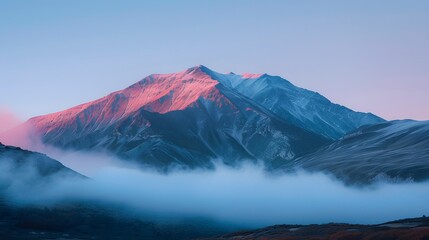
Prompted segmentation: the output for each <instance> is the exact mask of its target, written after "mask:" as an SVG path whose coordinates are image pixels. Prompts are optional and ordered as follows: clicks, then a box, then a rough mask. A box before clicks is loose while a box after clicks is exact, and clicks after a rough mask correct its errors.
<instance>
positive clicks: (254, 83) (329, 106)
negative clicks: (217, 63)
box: [212, 72, 384, 139]
mask: <svg viewBox="0 0 429 240" xmlns="http://www.w3.org/2000/svg"><path fill="white" fill-rule="evenodd" d="M212 75H213V77H214V78H215V79H217V80H219V81H220V82H221V83H223V84H225V85H227V86H229V87H231V88H232V89H234V90H236V91H237V92H239V93H241V94H242V95H244V96H246V97H247V98H250V99H252V100H253V101H256V102H258V103H259V104H261V105H262V106H264V107H265V108H266V109H268V110H270V111H271V112H273V113H275V114H276V115H277V116H279V117H281V118H282V119H286V120H287V121H288V122H290V123H292V124H294V125H297V126H299V127H302V128H304V129H307V130H309V131H312V132H314V133H316V134H319V135H322V136H324V137H326V138H329V139H338V138H340V137H342V136H344V134H346V133H348V132H350V131H353V130H355V129H357V128H359V127H361V126H363V125H370V124H374V123H380V122H384V120H383V119H381V118H379V117H377V116H375V115H374V114H371V113H360V112H354V111H352V110H350V109H348V108H346V107H344V106H341V105H338V104H334V103H332V102H331V101H329V100H328V99H327V98H325V97H323V96H322V95H320V94H319V93H316V92H313V91H309V90H307V89H303V88H299V87H296V86H294V85H293V84H292V83H290V82H289V81H287V80H285V79H283V78H281V77H278V76H270V75H267V74H245V75H242V76H239V75H234V74H229V75H225V74H218V73H214V72H213V73H212Z"/></svg>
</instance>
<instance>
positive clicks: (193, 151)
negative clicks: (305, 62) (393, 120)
mask: <svg viewBox="0 0 429 240" xmlns="http://www.w3.org/2000/svg"><path fill="white" fill-rule="evenodd" d="M383 122H385V120H383V119H381V118H380V117H377V116H375V115H373V114H371V113H361V112H355V111H352V110H350V109H348V108H346V107H344V106H341V105H338V104H334V103H332V102H330V101H329V100H328V99H326V98H325V97H323V96H321V95H320V94H318V93H316V92H312V91H309V90H306V89H303V88H299V87H296V86H294V85H293V84H292V83H290V82H289V81H287V80H285V79H283V78H281V77H278V76H271V75H268V74H243V75H237V74H234V73H229V74H221V73H217V72H214V71H212V70H210V69H208V68H207V67H204V66H196V67H193V68H189V69H187V70H185V71H182V72H179V73H173V74H152V75H150V76H148V77H145V78H144V79H143V80H141V81H139V82H137V83H135V84H133V85H131V86H129V87H128V88H126V89H124V90H120V91H117V92H113V93H111V94H109V95H107V96H105V97H103V98H100V99H98V100H95V101H92V102H88V103H85V104H82V105H78V106H76V107H73V108H70V109H67V110H64V111H61V112H57V113H52V114H48V115H44V116H39V117H34V118H31V119H30V120H28V121H27V122H26V123H25V124H24V126H26V127H27V128H28V127H30V128H31V129H33V137H34V136H36V137H38V138H40V139H41V140H42V141H43V142H44V143H45V144H48V145H53V146H56V147H59V148H62V149H74V150H95V151H97V150H107V151H109V152H111V153H113V154H115V155H117V156H119V157H121V158H124V159H130V160H135V161H137V162H139V163H141V164H143V165H150V166H155V167H157V168H160V169H169V168H170V167H174V166H180V167H185V168H195V167H203V168H211V167H213V163H212V160H213V159H220V160H221V161H223V162H224V163H225V164H228V165H235V164H237V163H239V162H241V160H243V159H248V160H251V161H257V160H262V161H263V162H264V163H265V164H266V165H267V166H274V165H281V164H282V163H290V162H292V160H293V159H297V158H298V157H300V156H303V155H305V154H308V153H311V152H314V151H316V150H318V149H320V148H321V147H323V146H326V145H328V144H330V143H332V142H333V141H334V140H337V139H339V138H341V137H342V136H344V135H345V134H346V133H348V132H351V131H354V130H356V129H358V128H360V127H362V126H364V125H372V124H377V123H383ZM21 127H23V126H21Z"/></svg>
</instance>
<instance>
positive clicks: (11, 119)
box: [0, 108, 22, 133]
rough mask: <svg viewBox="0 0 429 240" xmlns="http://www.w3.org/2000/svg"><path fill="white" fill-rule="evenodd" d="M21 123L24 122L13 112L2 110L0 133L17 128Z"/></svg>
mask: <svg viewBox="0 0 429 240" xmlns="http://www.w3.org/2000/svg"><path fill="white" fill-rule="evenodd" d="M21 123H22V121H21V120H20V119H19V118H18V117H16V116H15V115H14V114H13V113H12V112H10V111H8V110H6V109H5V108H0V133H2V132H5V131H6V130H9V129H11V128H13V127H16V126H18V125H19V124H21Z"/></svg>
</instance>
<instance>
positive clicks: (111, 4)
mask: <svg viewBox="0 0 429 240" xmlns="http://www.w3.org/2000/svg"><path fill="white" fill-rule="evenodd" d="M199 64H203V65H206V66H207V67H209V68H211V69H212V70H215V71H218V72H230V71H233V72H235V73H243V72H254V73H265V72H266V73H269V74H271V75H280V76H282V77H285V78H287V79H288V80H290V81H291V82H292V83H294V84H295V85H298V86H301V87H305V88H308V89H311V90H314V91H317V92H319V93H321V94H322V95H324V96H326V97H328V98H329V99H330V100H332V101H334V102H336V103H339V104H342V105H345V106H347V107H350V108H352V109H353V110H358V111H364V112H373V113H375V114H377V115H379V116H381V117H383V118H386V119H403V118H414V119H429V1H418V0H403V1H395V0H385V1H381V0H367V1H365V0H356V1H353V0H350V1H342V0H338V1H299V0H296V1H286V0H278V1H273V0H261V1H252V0H245V1H244V0H234V1H231V0H216V1H214V0H213V1H204V0H194V1H190V0H180V1H179V0H178V1H162V0H156V1H155V0H154V1H137V0H136V1H125V0H121V1H106V0H103V1H101V0H100V1H97V0H90V1H88V0H69V1H65V0H64V1H58V0H51V1H46V0H38V1H20V0H10V1H6V0H0V90H1V91H0V107H2V108H7V109H9V110H10V111H12V112H14V113H15V114H17V115H18V117H20V118H21V119H26V118H29V117H31V116H35V115H41V114H46V113H50V112H54V111H58V110H62V109H65V108H68V107H71V106H74V105H77V104H80V103H83V102H86V101H90V100H94V99H97V98H99V97H102V96H104V95H106V94H108V93H110V92H112V91H115V90H120V89H122V88H124V87H127V86H128V85H131V84H132V83H134V82H136V81H138V80H140V79H141V78H143V77H145V76H146V75H148V74H150V73H168V72H177V71H181V70H183V69H186V68H188V67H191V66H194V65H199Z"/></svg>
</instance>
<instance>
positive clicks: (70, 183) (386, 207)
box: [0, 155, 429, 227]
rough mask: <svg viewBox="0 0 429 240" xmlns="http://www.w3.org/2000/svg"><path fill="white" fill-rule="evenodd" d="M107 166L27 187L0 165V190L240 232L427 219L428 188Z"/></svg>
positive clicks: (256, 170)
mask: <svg viewBox="0 0 429 240" xmlns="http://www.w3.org/2000/svg"><path fill="white" fill-rule="evenodd" d="M70 156H71V155H68V157H70ZM76 156H77V155H75V157H76ZM80 157H81V160H80V161H90V160H91V159H84V157H83V156H80ZM111 163H112V161H111V160H106V161H104V162H102V164H100V165H98V166H96V167H94V168H93V169H91V171H88V173H90V175H89V176H90V177H91V179H90V180H82V179H69V178H62V177H57V178H55V177H53V178H50V179H49V181H44V183H43V184H35V183H34V181H33V180H32V181H31V182H30V183H28V182H26V181H27V180H26V179H32V178H28V175H29V174H34V171H31V170H28V169H27V170H24V171H20V172H17V171H14V170H11V168H10V167H9V168H6V167H5V166H2V165H0V168H1V169H0V170H1V172H2V173H5V174H3V175H2V177H1V178H0V189H2V191H3V192H4V194H5V196H7V197H8V199H9V201H11V202H13V203H15V204H42V205H50V204H57V203H62V202H67V201H81V202H86V201H88V202H92V203H94V202H99V203H100V204H105V205H109V204H110V205H112V206H119V207H120V208H121V209H122V210H124V211H125V212H127V213H130V214H131V213H132V214H133V215H134V216H135V215H136V214H137V215H138V216H141V217H142V218H145V219H148V218H149V219H150V218H152V219H154V220H159V219H164V220H165V219H180V218H193V217H204V218H210V219H213V220H216V221H220V222H222V223H225V224H231V225H241V226H247V227H261V226H266V225H272V224H283V223H289V224H309V223H327V222H347V223H380V222H384V221H389V220H395V219H399V218H406V217H414V216H421V215H423V214H426V215H428V214H429V204H428V203H429V182H423V183H397V184H388V183H378V184H375V185H371V186H369V187H365V188H356V187H347V186H344V184H342V183H341V182H339V181H336V180H334V179H332V178H330V177H328V176H326V175H323V174H310V173H306V172H298V173H296V174H288V175H276V176H273V175H268V174H267V173H266V172H264V171H263V170H262V169H263V168H262V167H261V166H258V165H251V164H244V165H243V166H242V167H240V168H230V167H227V166H223V165H217V167H216V170H215V171H203V170H193V171H175V172H172V173H170V174H168V175H165V174H160V173H157V172H154V171H150V170H141V169H137V168H129V167H126V166H118V165H115V164H111ZM22 176H27V177H22ZM7 182H9V184H5V183H7ZM11 183H12V184H11Z"/></svg>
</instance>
